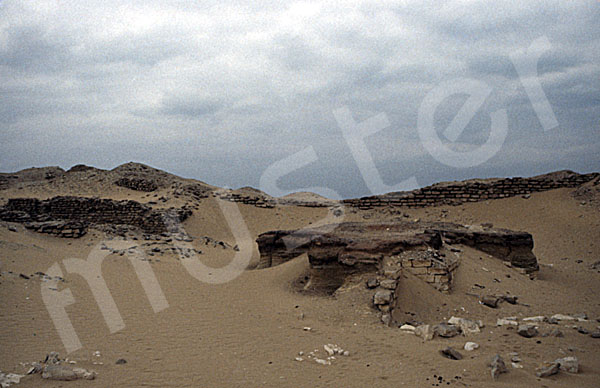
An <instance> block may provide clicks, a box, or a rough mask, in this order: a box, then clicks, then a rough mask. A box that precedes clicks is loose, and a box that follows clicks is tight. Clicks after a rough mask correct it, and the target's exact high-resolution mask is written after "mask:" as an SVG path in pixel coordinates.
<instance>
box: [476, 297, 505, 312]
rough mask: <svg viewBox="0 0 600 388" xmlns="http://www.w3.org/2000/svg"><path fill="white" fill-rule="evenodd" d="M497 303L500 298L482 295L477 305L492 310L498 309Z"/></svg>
mask: <svg viewBox="0 0 600 388" xmlns="http://www.w3.org/2000/svg"><path fill="white" fill-rule="evenodd" d="M498 302H500V298H498V297H497V296H494V295H484V296H482V297H481V298H480V299H479V303H481V304H483V305H485V306H488V307H491V308H494V309H495V308H496V307H498Z"/></svg>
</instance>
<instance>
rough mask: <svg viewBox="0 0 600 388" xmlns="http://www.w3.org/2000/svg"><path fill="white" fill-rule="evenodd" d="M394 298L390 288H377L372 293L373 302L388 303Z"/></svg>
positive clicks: (376, 303) (377, 303) (378, 303)
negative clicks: (373, 293) (377, 289)
mask: <svg viewBox="0 0 600 388" xmlns="http://www.w3.org/2000/svg"><path fill="white" fill-rule="evenodd" d="M393 298H394V293H393V292H392V291H390V290H379V291H377V292H376V293H375V295H373V304H375V305H384V304H389V303H390V302H391V301H392V299H393Z"/></svg>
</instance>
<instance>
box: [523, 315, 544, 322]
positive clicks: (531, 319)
mask: <svg viewBox="0 0 600 388" xmlns="http://www.w3.org/2000/svg"><path fill="white" fill-rule="evenodd" d="M544 320H546V317H544V316H542V315H538V316H536V317H527V318H523V322H544Z"/></svg>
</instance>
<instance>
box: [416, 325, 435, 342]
mask: <svg viewBox="0 0 600 388" xmlns="http://www.w3.org/2000/svg"><path fill="white" fill-rule="evenodd" d="M415 335H416V336H417V337H421V338H422V339H424V340H425V341H429V340H431V339H433V336H434V335H435V331H434V330H433V327H431V325H419V326H417V328H416V329H415Z"/></svg>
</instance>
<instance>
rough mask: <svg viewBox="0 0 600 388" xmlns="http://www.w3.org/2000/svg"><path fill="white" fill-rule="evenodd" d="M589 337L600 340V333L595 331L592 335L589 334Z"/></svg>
mask: <svg viewBox="0 0 600 388" xmlns="http://www.w3.org/2000/svg"><path fill="white" fill-rule="evenodd" d="M590 337H592V338H600V331H595V332H593V333H592V334H590Z"/></svg>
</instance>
